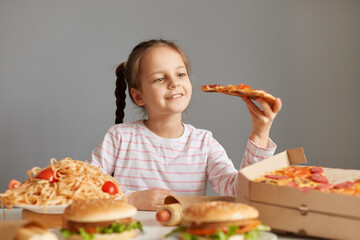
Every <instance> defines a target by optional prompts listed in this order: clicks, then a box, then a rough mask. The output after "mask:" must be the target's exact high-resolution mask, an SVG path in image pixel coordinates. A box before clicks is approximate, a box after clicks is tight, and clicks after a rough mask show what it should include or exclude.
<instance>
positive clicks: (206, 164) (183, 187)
mask: <svg viewBox="0 0 360 240" xmlns="http://www.w3.org/2000/svg"><path fill="white" fill-rule="evenodd" d="M183 125H184V133H183V134H182V136H180V137H179V138H162V137H159V136H157V135H155V134H154V133H152V132H151V131H150V130H149V129H148V128H147V127H146V126H145V125H144V123H143V121H142V120H139V121H135V122H131V123H123V124H117V125H114V126H112V127H111V128H110V129H109V130H108V131H107V133H106V134H105V137H104V140H103V142H102V143H101V144H100V145H98V146H97V147H96V148H95V149H94V150H93V151H92V154H91V159H89V160H87V163H89V164H91V165H93V166H99V167H100V169H101V171H102V172H103V173H106V174H110V175H113V176H114V177H115V178H116V179H117V180H118V181H119V182H120V184H121V186H122V190H123V192H124V193H125V194H126V195H127V196H129V195H130V194H131V193H133V192H135V191H142V190H146V189H150V188H164V189H169V190H171V191H173V192H174V193H175V194H178V195H204V194H205V190H206V189H205V188H206V179H207V178H208V179H209V181H210V183H211V186H212V188H213V189H214V190H215V191H216V192H217V193H218V194H219V195H224V196H233V197H236V192H237V191H236V188H237V173H238V170H236V169H235V167H234V164H233V162H232V161H231V160H230V159H229V158H228V156H227V154H226V151H225V149H224V148H223V147H222V146H221V145H220V144H219V143H218V141H216V140H215V138H214V137H213V136H212V133H211V132H210V131H207V130H203V129H197V128H195V127H193V126H192V125H190V124H183ZM275 149H276V145H275V143H273V142H272V141H271V140H270V139H269V144H268V147H267V148H261V147H259V146H257V145H256V144H255V143H253V142H252V141H251V140H250V139H249V140H248V143H247V147H246V151H245V154H244V156H243V159H242V163H241V167H242V168H243V167H246V166H248V165H251V164H253V163H255V162H258V161H261V160H262V159H265V158H268V157H270V156H272V155H273V154H274V152H275Z"/></svg>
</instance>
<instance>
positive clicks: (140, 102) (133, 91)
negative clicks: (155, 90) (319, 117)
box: [130, 88, 145, 107]
mask: <svg viewBox="0 0 360 240" xmlns="http://www.w3.org/2000/svg"><path fill="white" fill-rule="evenodd" d="M130 93H131V96H132V98H133V99H134V101H135V103H136V105H138V106H140V107H141V106H144V105H145V103H144V100H143V99H142V97H141V94H140V91H139V90H137V89H135V88H131V89H130Z"/></svg>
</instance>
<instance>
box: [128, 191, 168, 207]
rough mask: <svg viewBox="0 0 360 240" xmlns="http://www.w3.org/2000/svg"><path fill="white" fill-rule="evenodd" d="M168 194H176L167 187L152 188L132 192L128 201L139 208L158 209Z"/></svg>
mask: <svg viewBox="0 0 360 240" xmlns="http://www.w3.org/2000/svg"><path fill="white" fill-rule="evenodd" d="M168 195H174V193H173V192H172V191H170V190H167V189H162V188H152V189H148V190H144V191H138V192H134V193H132V194H130V195H129V197H128V198H127V202H128V203H129V204H131V205H133V206H135V207H136V208H137V209H138V210H145V211H156V210H157V209H158V207H160V206H162V205H164V199H165V197H167V196H168Z"/></svg>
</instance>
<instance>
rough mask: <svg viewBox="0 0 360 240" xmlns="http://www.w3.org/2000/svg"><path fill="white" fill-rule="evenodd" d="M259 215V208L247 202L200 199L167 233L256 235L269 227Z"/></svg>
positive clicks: (204, 237) (187, 237)
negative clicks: (174, 227) (204, 200)
mask: <svg viewBox="0 0 360 240" xmlns="http://www.w3.org/2000/svg"><path fill="white" fill-rule="evenodd" d="M258 217H259V212H258V210H257V209H256V208H254V207H252V206H249V205H247V204H242V203H236V202H227V201H208V202H199V203H195V204H192V205H191V206H189V207H188V208H186V209H185V210H184V212H183V218H182V222H181V224H180V226H179V227H177V228H176V229H174V230H173V231H172V232H171V233H169V234H168V235H166V237H168V236H170V235H172V234H175V233H178V234H179V238H180V239H182V240H192V239H197V240H208V239H221V240H222V239H229V240H230V239H234V240H235V239H257V238H258V237H259V230H262V231H269V230H270V227H267V226H265V225H262V224H261V223H260V221H259V219H258Z"/></svg>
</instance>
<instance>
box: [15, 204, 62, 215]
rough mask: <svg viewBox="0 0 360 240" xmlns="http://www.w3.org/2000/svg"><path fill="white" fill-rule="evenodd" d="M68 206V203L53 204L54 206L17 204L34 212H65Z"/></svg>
mask: <svg viewBox="0 0 360 240" xmlns="http://www.w3.org/2000/svg"><path fill="white" fill-rule="evenodd" d="M67 206H68V205H53V206H40V205H26V204H20V205H15V207H18V208H23V209H26V210H29V211H31V212H34V213H45V214H63V213H64V210H65V208H66V207H67Z"/></svg>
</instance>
